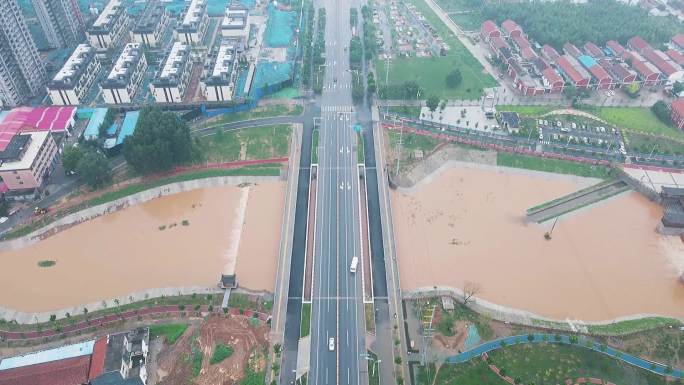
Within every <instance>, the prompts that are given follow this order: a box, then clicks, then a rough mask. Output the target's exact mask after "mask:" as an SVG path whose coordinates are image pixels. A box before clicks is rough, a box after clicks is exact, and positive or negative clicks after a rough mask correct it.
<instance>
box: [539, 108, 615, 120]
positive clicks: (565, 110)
mask: <svg viewBox="0 0 684 385" xmlns="http://www.w3.org/2000/svg"><path fill="white" fill-rule="evenodd" d="M550 115H574V116H579V117H582V118H588V119H592V120H596V121H599V122H601V123H603V124H609V123H608V122H606V121H605V120H603V119H601V118H599V117H598V116H596V115H592V114H590V113H588V112H584V111H580V110H575V109H570V108H562V109H559V110H553V111H549V112H547V113H545V114H542V115H539V117H540V118H543V117H546V116H550Z"/></svg>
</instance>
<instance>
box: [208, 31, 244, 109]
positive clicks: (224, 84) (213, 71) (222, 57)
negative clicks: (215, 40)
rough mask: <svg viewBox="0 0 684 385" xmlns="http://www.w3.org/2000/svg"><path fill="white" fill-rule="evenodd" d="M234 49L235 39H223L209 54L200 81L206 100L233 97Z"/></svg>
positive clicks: (213, 100)
mask: <svg viewBox="0 0 684 385" xmlns="http://www.w3.org/2000/svg"><path fill="white" fill-rule="evenodd" d="M236 49H237V47H236V42H235V41H224V42H222V43H221V44H220V45H219V47H218V48H217V49H215V50H214V51H213V52H212V53H211V54H210V55H209V58H208V59H207V62H206V64H205V66H204V71H203V73H202V79H201V81H200V88H201V89H202V94H203V95H204V98H205V99H206V100H207V101H210V102H223V101H229V100H232V99H233V90H234V88H235V76H234V73H235V64H236V62H237V58H236Z"/></svg>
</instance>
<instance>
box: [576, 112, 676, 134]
mask: <svg viewBox="0 0 684 385" xmlns="http://www.w3.org/2000/svg"><path fill="white" fill-rule="evenodd" d="M582 110H584V111H586V112H588V113H590V114H592V115H596V116H597V117H599V118H601V119H603V120H605V121H606V122H608V123H610V124H614V125H616V126H617V127H620V128H623V129H626V130H629V131H632V132H639V133H644V134H654V135H662V136H666V137H669V138H672V139H678V140H684V133H682V132H681V131H679V130H677V129H676V128H674V127H671V126H668V125H667V124H665V123H663V122H662V121H661V120H660V119H658V117H657V116H656V115H655V114H654V113H653V112H652V111H651V109H650V108H645V107H593V106H582Z"/></svg>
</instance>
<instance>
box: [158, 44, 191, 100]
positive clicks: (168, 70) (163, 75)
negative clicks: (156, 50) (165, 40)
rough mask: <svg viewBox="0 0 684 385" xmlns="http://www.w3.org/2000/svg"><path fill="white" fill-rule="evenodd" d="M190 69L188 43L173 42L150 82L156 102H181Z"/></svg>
mask: <svg viewBox="0 0 684 385" xmlns="http://www.w3.org/2000/svg"><path fill="white" fill-rule="evenodd" d="M191 71H192V61H191V60H190V45H188V44H185V43H181V42H175V43H173V45H172V46H171V50H169V53H168V54H167V56H166V59H165V60H164V64H163V65H162V66H161V68H160V69H159V71H157V74H156V76H155V78H154V80H153V81H152V83H150V91H152V94H153V95H154V99H155V100H156V101H157V103H180V102H182V101H183V96H185V91H186V88H187V86H188V81H189V80H190V72H191Z"/></svg>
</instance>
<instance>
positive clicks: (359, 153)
mask: <svg viewBox="0 0 684 385" xmlns="http://www.w3.org/2000/svg"><path fill="white" fill-rule="evenodd" d="M356 143H357V146H356V162H357V163H365V161H366V157H365V152H364V151H365V148H364V146H363V135H361V133H360V132H357V133H356Z"/></svg>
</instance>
